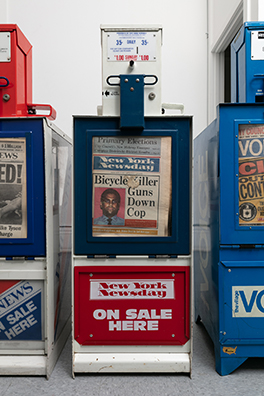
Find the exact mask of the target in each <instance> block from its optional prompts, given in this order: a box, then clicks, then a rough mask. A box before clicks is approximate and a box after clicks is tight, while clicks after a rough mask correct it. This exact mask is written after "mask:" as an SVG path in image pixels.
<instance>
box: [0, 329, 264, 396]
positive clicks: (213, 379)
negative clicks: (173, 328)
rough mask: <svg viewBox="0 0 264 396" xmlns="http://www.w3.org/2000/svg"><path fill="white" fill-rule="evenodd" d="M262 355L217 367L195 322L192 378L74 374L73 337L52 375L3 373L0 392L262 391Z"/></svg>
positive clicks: (99, 395)
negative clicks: (230, 367)
mask: <svg viewBox="0 0 264 396" xmlns="http://www.w3.org/2000/svg"><path fill="white" fill-rule="evenodd" d="M263 374H264V358H263V359H248V360H247V361H246V362H245V363H244V364H243V365H242V366H240V367H239V368H238V369H237V370H236V371H234V372H233V373H232V374H230V375H228V376H225V377H221V376H220V375H219V374H217V372H216V371H215V365H214V350H213V344H212V342H211V340H210V338H209V336H208V335H207V332H206V331H205V329H204V327H203V326H202V325H199V326H197V325H194V356H193V371H192V379H190V377H189V376H188V375H183V374H172V375H171V374H170V375H164V374H162V375H156V374H153V375H144V374H141V375H125V374H122V375H121V374H119V375H102V374H99V375H83V374H82V375H77V376H76V378H75V379H72V377H71V342H70V339H69V340H68V341H67V343H66V346H65V348H64V350H63V351H62V354H61V356H60V358H59V360H58V362H57V365H56V367H55V369H54V371H53V373H52V375H51V378H50V379H49V381H47V380H46V379H45V378H44V377H0V396H9V395H12V396H16V395H25V396H31V395H32V396H33V395H34V396H41V395H49V396H60V395H64V396H67V395H74V396H78V395H88V396H93V395H96V396H108V395H113V396H119V395H120V396H121V395H122V396H130V395H131V396H132V395H133V396H142V395H143V396H145V395H150V396H156V395H157V396H168V395H171V396H177V395H179V396H196V395H213V396H225V395H226V396H234V395H235V396H264V375H263Z"/></svg>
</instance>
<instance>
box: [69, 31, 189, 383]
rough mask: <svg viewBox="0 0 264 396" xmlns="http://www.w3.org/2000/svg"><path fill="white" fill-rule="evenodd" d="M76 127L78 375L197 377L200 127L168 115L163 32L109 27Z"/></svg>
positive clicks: (75, 354) (75, 340)
mask: <svg viewBox="0 0 264 396" xmlns="http://www.w3.org/2000/svg"><path fill="white" fill-rule="evenodd" d="M101 34H102V43H103V76H104V78H103V106H102V107H101V108H100V109H99V114H98V116H74V211H73V213H74V223H73V224H74V228H73V242H74V246H73V330H74V332H73V344H72V345H73V350H72V352H73V375H75V374H76V373H118V372H119V373H125V372H130V373H135V372H142V373H147V372H148V373H152V372H174V373H175V372H185V373H191V357H192V333H191V289H192V288H191V279H192V255H191V251H192V237H191V219H192V215H191V191H192V189H191V180H192V117H190V116H187V115H183V114H179V115H162V114H161V111H162V110H161V109H162V107H163V106H162V105H161V99H160V98H161V92H160V62H161V56H160V47H161V39H162V28H161V27H160V26H155V25H154V26H134V25H133V26H122V27H121V26H117V27H113V26H111V25H110V26H102V27H101Z"/></svg>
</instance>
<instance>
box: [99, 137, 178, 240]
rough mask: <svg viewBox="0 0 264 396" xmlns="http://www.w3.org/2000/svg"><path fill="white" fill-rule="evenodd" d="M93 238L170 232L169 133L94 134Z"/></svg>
mask: <svg viewBox="0 0 264 396" xmlns="http://www.w3.org/2000/svg"><path fill="white" fill-rule="evenodd" d="M92 161H93V236H142V237H143V236H148V237H149V236H169V235H170V233H171V231H170V218H169V217H170V213H171V137H167V136H166V137H130V136H115V137H103V136H99V137H94V138H93V158H92Z"/></svg>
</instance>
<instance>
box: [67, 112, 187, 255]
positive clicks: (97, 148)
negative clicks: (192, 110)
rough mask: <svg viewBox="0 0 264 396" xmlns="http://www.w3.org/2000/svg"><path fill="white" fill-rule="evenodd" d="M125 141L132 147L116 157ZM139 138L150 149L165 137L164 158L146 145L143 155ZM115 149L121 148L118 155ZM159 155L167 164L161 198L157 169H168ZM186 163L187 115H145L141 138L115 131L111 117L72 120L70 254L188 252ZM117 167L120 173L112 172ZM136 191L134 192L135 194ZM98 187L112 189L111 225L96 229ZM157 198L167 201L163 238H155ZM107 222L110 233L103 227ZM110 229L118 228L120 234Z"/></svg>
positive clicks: (99, 213)
mask: <svg viewBox="0 0 264 396" xmlns="http://www.w3.org/2000/svg"><path fill="white" fill-rule="evenodd" d="M126 136H129V137H130V138H131V140H130V142H132V143H131V144H130V143H128V144H127V146H126V150H125V151H124V147H125V145H124V140H125V139H126ZM100 137H102V141H105V144H106V145H105V146H103V145H98V144H97V142H98V141H99V140H100V139H98V138H100ZM144 139H145V141H150V140H151V139H152V140H151V141H152V143H153V146H155V145H156V147H159V145H160V144H161V145H162V144H163V143H162V142H163V141H164V139H167V140H168V142H169V143H168V150H167V152H166V151H165V152H163V155H161V156H160V155H159V154H158V151H155V150H154V149H153V147H152V148H148V149H147V151H146V152H144V150H142V147H140V140H141V141H143V140H144ZM122 141H123V143H122ZM135 142H139V145H138V147H136V146H133V150H134V151H133V150H132V144H135ZM160 142H161V143H160ZM119 143H120V144H121V146H122V147H121V146H120V147H121V148H120V150H121V151H120V152H119V151H118V150H119V148H118V144H119ZM122 144H123V145H122ZM135 147H136V148H135ZM104 150H107V155H105V157H104V155H103V154H102V153H104V152H105V151H104ZM111 150H113V155H111ZM131 150H132V151H131ZM98 156H100V158H98ZM166 157H168V158H171V160H170V161H171V162H170V163H169V168H168V171H169V172H168V174H170V177H169V178H168V185H167V192H168V194H167V195H166V184H164V180H166V172H164V170H165V167H166V166H168V163H167V165H166ZM106 159H107V162H106ZM132 160H133V166H132V165H131V164H132ZM190 164H191V118H190V117H146V118H145V128H144V130H143V131H142V132H141V131H140V132H139V131H138V130H133V132H131V129H130V130H129V132H127V131H125V132H124V130H122V131H121V130H120V126H119V118H116V117H75V118H74V211H75V237H74V253H75V254H77V255H78V254H80V255H88V256H89V255H102V254H103V255H110V256H111V255H117V254H122V255H129V254H138V255H142V254H144V255H179V254H182V255H183V254H184V255H188V254H190V202H191V199H190V191H191V190H190V180H191V179H190V169H191V167H190ZM109 169H111V170H112V173H111V172H110V171H109ZM120 169H122V170H123V172H120V173H119V170H120ZM124 170H126V172H125V173H124ZM162 171H163V173H162ZM109 172H110V173H111V174H110V173H109ZM146 172H147V173H146ZM93 173H94V174H93ZM152 173H153V174H155V176H152ZM131 177H132V179H131ZM162 181H163V185H162ZM131 183H132V184H131ZM133 183H137V184H135V185H133ZM138 185H139V186H141V188H138V192H136V189H137V188H136V187H137V186H138ZM124 186H125V187H124ZM143 186H145V187H144V188H143ZM161 186H163V187H162V188H161ZM106 187H109V188H112V190H113V188H115V190H118V191H119V198H117V201H118V204H117V205H118V213H117V214H116V216H115V218H114V217H113V219H114V220H113V221H115V222H113V223H108V224H107V223H106V222H105V223H104V221H106V220H105V216H104V211H103V209H104V208H103V207H104V205H105V198H102V197H103V195H102V194H103V192H104V190H106ZM120 187H122V188H120ZM126 187H127V188H126ZM129 188H130V189H129ZM161 190H162V191H161ZM108 191H109V190H108ZM143 191H144V192H143ZM110 193H112V194H113V193H116V192H113V191H110ZM136 194H138V196H137V197H136ZM143 194H144V197H142V195H143ZM139 195H141V196H139ZM99 197H101V198H99ZM162 197H164V200H167V202H168V208H169V213H168V214H167V217H168V221H167V224H166V227H165V231H164V234H163V235H159V234H158V232H159V230H158V228H159V224H161V223H162V221H163V220H164V219H162V218H161V217H160V216H159V215H158V211H157V210H156V208H155V207H160V206H162V204H165V201H164V202H162V199H163V198H162ZM110 198H111V199H110V200H112V201H115V200H116V199H114V198H113V197H110ZM143 201H144V202H143ZM96 202H98V203H97V204H96ZM120 202H121V203H120ZM122 202H123V207H122V205H121V204H122ZM149 206H151V207H152V208H151V209H152V210H149V208H148V207H149ZM102 211H103V212H102ZM110 224H112V225H111V227H109V228H107V227H108V225H110ZM118 227H121V228H120V230H121V232H120V233H119V231H118ZM135 230H136V231H135ZM139 230H140V231H139ZM133 232H134V235H133ZM100 233H101V234H100ZM111 233H112V234H111ZM126 233H127V235H126ZM113 234H114V235H113ZM120 234H121V236H119V235H120ZM141 235H143V236H141Z"/></svg>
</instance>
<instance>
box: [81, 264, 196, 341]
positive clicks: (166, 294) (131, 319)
mask: <svg viewBox="0 0 264 396" xmlns="http://www.w3.org/2000/svg"><path fill="white" fill-rule="evenodd" d="M189 283H190V276H189V267H188V266H186V267H185V266H182V267H154V268H153V267H151V268H150V267H75V296H74V298H75V301H74V312H75V340H76V341H77V342H78V343H79V344H81V345H126V344H129V345H133V344H134V345H184V344H185V343H186V342H187V341H188V340H189V338H190V287H189Z"/></svg>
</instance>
